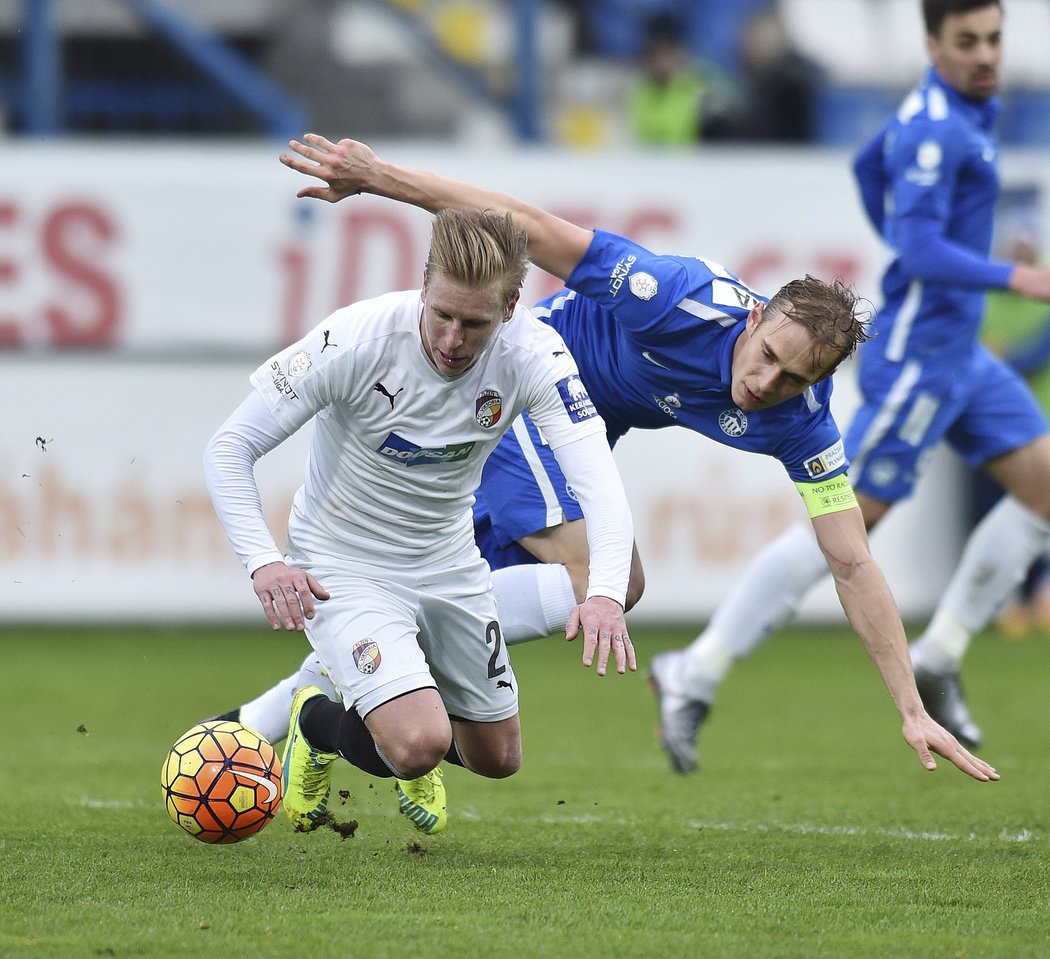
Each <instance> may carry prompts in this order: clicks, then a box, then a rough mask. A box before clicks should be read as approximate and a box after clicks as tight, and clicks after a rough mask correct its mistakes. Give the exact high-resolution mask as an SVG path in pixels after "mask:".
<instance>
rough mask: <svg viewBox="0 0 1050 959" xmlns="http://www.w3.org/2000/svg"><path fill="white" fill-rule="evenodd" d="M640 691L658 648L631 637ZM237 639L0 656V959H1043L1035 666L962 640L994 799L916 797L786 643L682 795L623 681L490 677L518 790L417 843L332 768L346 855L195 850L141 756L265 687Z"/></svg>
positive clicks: (467, 786) (272, 839) (470, 802)
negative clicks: (505, 696)
mask: <svg viewBox="0 0 1050 959" xmlns="http://www.w3.org/2000/svg"><path fill="white" fill-rule="evenodd" d="M634 635H635V640H636V644H637V645H638V647H639V650H640V653H641V655H642V658H643V660H644V661H648V658H649V656H650V655H652V654H653V653H654V652H656V651H658V650H660V649H662V648H665V647H667V646H671V645H679V644H681V643H683V642H684V641H686V640H687V639H688V638H689V637H690V635H691V634H690V633H689V632H687V631H681V630H679V631H674V630H652V629H648V630H646V629H641V628H636V629H635V630H634ZM303 643H304V641H303V640H302V639H301V638H297V637H289V636H287V635H284V634H281V635H276V636H275V635H272V634H270V633H269V632H268V631H267V630H266V629H265V628H264V627H262V628H259V629H255V630H243V629H233V628H230V629H213V630H204V629H186V630H148V629H127V628H124V629H105V630H88V629H74V628H67V629H57V630H56V629H51V630H35V629H14V628H8V629H6V630H4V632H3V633H2V634H0V677H2V690H3V697H4V698H3V707H2V713H0V716H2V720H3V722H2V733H0V743H2V752H0V956H3V957H5V959H6V957H22V956H41V957H45V956H46V957H59V956H61V957H64V956H91V957H93V956H127V957H198V956H230V957H241V956H245V957H249V956H250V957H270V956H274V957H285V959H301V957H306V959H310V957H316V959H322V957H355V959H384V957H397V959H413V957H417V956H418V957H420V959H431V957H433V959H444V957H454V959H474V957H492V959H500V957H513V959H532V957H538V959H541V957H565V959H569V957H623V959H637V957H660V959H673V957H722V956H725V957H748V959H750V957H767V956H768V957H793V956H799V957H802V956H804V957H807V959H815V957H836V959H837V957H878V959H884V957H898V956H899V957H927V956H929V957H949V959H951V957H967V959H971V957H972V959H978V957H980V959H985V957H1011V959H1014V957H1044V956H1048V955H1050V805H1048V801H1047V800H1048V786H1050V766H1048V762H1047V742H1048V739H1050V716H1048V712H1047V709H1046V678H1045V677H1046V672H1047V659H1048V654H1050V643H1048V642H1047V641H1046V640H1038V639H1032V640H1029V641H1027V642H1024V643H1009V642H1007V641H1005V640H1003V639H1001V638H999V637H998V636H996V635H994V634H988V635H985V636H982V637H979V638H978V639H977V640H976V641H975V643H974V645H973V647H972V650H971V653H970V657H969V659H968V661H967V679H968V686H969V689H968V692H969V696H970V699H971V703H972V705H973V708H974V711H975V713H976V715H977V717H978V719H979V720H980V722H981V723H982V725H983V727H984V729H985V733H986V736H987V749H986V755H987V757H988V758H989V759H990V760H991V761H992V762H994V763H995V764H996V765H997V766H998V767H999V770H1000V772H1001V773H1002V774H1003V780H1002V782H1000V783H998V784H995V785H979V784H977V783H974V782H972V781H970V780H968V779H967V778H965V777H964V776H962V775H961V774H960V773H957V772H956V771H955V770H953V769H951V768H950V767H947V765H946V764H945V763H943V762H942V768H941V769H940V770H939V771H938V772H937V773H935V774H932V775H931V774H928V773H926V772H924V771H923V770H922V768H921V767H920V766H919V764H918V761H917V760H916V759H915V758H914V755H913V754H912V753H911V751H910V750H909V749H908V748H907V746H905V744H904V742H903V740H902V739H901V738H900V735H899V730H898V725H897V722H896V718H895V713H894V712H893V710H892V707H891V706H890V704H889V700H888V697H887V696H886V695H885V694H884V693H883V692H882V690H881V688H880V686H879V684H878V680H877V678H876V677H875V674H874V671H873V670H872V669H871V668H870V666H868V664H867V661H866V659H865V656H864V654H863V651H862V650H861V648H860V646H859V644H858V643H857V642H856V641H855V640H851V639H849V637H848V636H847V635H846V634H845V633H842V632H833V631H816V632H814V631H810V632H809V633H808V634H806V633H801V632H794V633H790V634H785V635H784V636H783V637H780V638H778V640H777V641H776V642H773V643H770V644H768V645H767V646H766V647H765V648H763V649H762V650H761V652H760V653H759V654H758V655H757V656H755V657H753V658H752V659H751V660H749V661H747V662H746V663H743V664H741V665H740V666H739V667H738V668H737V670H736V672H735V673H734V675H733V677H732V679H731V680H730V681H729V682H727V683H726V685H725V686H724V688H723V691H722V695H721V697H720V699H719V701H718V704H717V707H716V709H715V710H714V712H713V713H712V715H711V717H710V719H709V721H708V723H707V724H706V726H705V728H704V734H703V737H702V747H703V748H702V757H701V758H702V764H703V768H702V771H701V773H700V775H698V776H694V777H678V776H674V775H672V774H671V773H670V772H668V770H667V767H666V764H665V760H664V757H663V754H662V753H661V752H660V750H659V748H658V747H657V745H656V743H655V740H654V728H655V725H656V723H655V709H654V706H653V702H652V700H651V697H650V695H649V693H648V691H647V689H646V686H645V681H644V679H643V677H642V675H636V676H631V677H617V676H610V677H607V678H605V679H603V680H599V679H597V678H596V677H595V676H593V675H591V674H589V673H588V672H586V671H585V670H584V669H583V668H582V667H580V666H579V665H578V664H577V655H578V650H577V649H576V647H574V646H566V645H565V644H564V643H563V642H561V641H559V640H547V641H544V642H541V643H534V644H531V645H529V646H523V647H518V648H517V650H516V651H515V666H516V669H517V672H518V677H519V681H520V685H521V701H522V719H523V725H524V740H525V766H524V768H523V770H522V771H521V773H519V774H518V775H517V776H515V777H514V778H513V779H511V780H508V781H503V782H489V781H485V780H481V779H479V778H477V777H473V776H471V775H469V774H468V773H465V772H464V771H462V770H460V769H451V770H449V771H448V772H447V774H446V784H447V786H448V790H449V801H450V826H449V829H448V831H447V832H446V833H444V834H443V835H441V836H439V837H435V838H423V841H422V842H419V843H418V845H415V844H416V842H417V839H420V838H421V837H419V835H418V834H417V833H415V832H414V831H413V830H412V829H411V828H410V826H409V824H408V823H407V822H406V821H405V820H404V819H403V818H402V817H399V816H398V815H397V813H396V811H395V810H396V804H395V802H394V800H393V796H392V793H391V786H390V783H389V782H380V781H376V780H369V779H368V777H366V776H364V775H363V774H360V773H358V772H357V771H356V770H351V769H350V768H349V767H341V768H340V770H339V772H338V774H337V778H336V786H337V788H339V789H343V790H347V791H349V793H350V794H351V795H350V798H349V800H348V801H347V802H346V803H345V804H339V803H336V806H335V812H336V814H337V816H338V817H340V818H345V819H350V818H355V819H357V820H359V822H360V827H359V829H358V831H357V834H356V836H354V837H353V838H350V839H346V840H344V839H342V838H341V837H340V836H339V835H337V834H336V833H335V832H332V831H329V830H325V831H323V832H319V833H314V834H310V835H301V834H296V833H294V832H293V831H292V829H291V828H290V826H289V824H288V823H287V821H286V820H284V819H283V818H278V819H277V820H276V821H275V822H274V824H273V825H271V826H269V827H268V828H267V829H266V830H265V831H264V832H263V833H261V834H260V835H259V836H256V837H255V838H253V839H251V840H249V841H247V842H243V843H241V844H239V845H236V846H229V847H210V846H206V845H204V844H201V843H198V842H196V841H194V840H193V839H191V838H190V837H189V836H187V835H185V834H184V833H182V832H181V831H180V830H179V829H178V828H177V827H176V826H174V825H173V824H172V823H171V822H170V821H169V819H168V818H167V815H166V813H165V811H164V809H163V806H162V804H161V802H160V791H159V786H158V773H159V769H160V765H161V761H162V759H163V757H164V754H165V752H166V750H167V747H168V745H169V744H170V743H171V742H172V741H173V740H174V739H175V738H177V736H178V735H179V734H180V733H182V732H183V731H184V730H185V729H186V728H187V727H188V726H190V725H193V724H194V723H195V722H196V721H198V720H199V719H200V718H201V717H203V716H205V715H207V714H209V713H212V712H215V711H218V710H219V709H222V708H226V707H228V706H230V705H233V704H235V703H236V702H237V701H239V700H240V699H242V698H245V697H247V696H249V695H251V694H253V693H255V692H256V691H258V690H260V689H262V688H263V687H264V686H266V685H268V684H269V683H270V682H271V680H273V679H276V678H277V677H278V676H280V675H282V674H283V673H284V672H286V671H288V669H289V668H290V667H291V665H292V664H293V663H295V662H297V661H298V658H299V657H300V655H301V653H302V652H303V650H304V648H305V647H304V645H303Z"/></svg>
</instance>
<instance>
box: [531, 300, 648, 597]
mask: <svg viewBox="0 0 1050 959" xmlns="http://www.w3.org/2000/svg"><path fill="white" fill-rule="evenodd" d="M530 319H531V318H530ZM534 322H535V321H534ZM537 343H538V344H540V345H539V346H536V347H535V356H536V361H535V363H534V365H533V375H532V377H531V379H530V383H529V386H528V390H527V396H526V406H527V408H528V411H529V415H530V416H531V417H532V420H533V422H534V423H535V424H536V426H537V427H538V428H539V430H540V432H541V433H542V434H543V436H544V439H546V441H547V442H548V443H549V444H550V446H551V449H552V450H553V451H554V455H555V457H556V458H557V460H558V465H559V466H560V467H561V469H562V472H563V473H564V474H565V478H566V480H567V481H568V483H569V485H570V486H571V487H572V488H573V490H574V491H575V492H576V495H577V496H578V497H579V501H580V506H581V507H582V509H583V514H584V517H585V518H586V520H587V542H588V546H589V548H590V573H589V578H588V587H587V597H588V598H590V597H592V596H607V597H609V598H610V599H614V600H616V602H618V603H620V605H623V604H624V600H625V598H626V595H627V581H628V578H629V576H630V571H631V554H632V550H633V545H634V527H633V523H632V520H631V512H630V508H629V507H628V505H627V496H626V494H625V493H624V489H623V482H622V481H621V479H620V474H619V472H618V471H617V469H616V463H615V461H614V460H613V456H612V450H611V449H610V448H609V441H608V439H607V437H606V432H605V422H604V421H603V420H602V418H601V416H599V415H598V411H597V409H596V408H595V406H594V403H593V402H592V401H591V398H590V395H589V394H588V392H587V387H586V386H585V385H584V383H583V381H582V380H581V379H580V375H579V372H578V370H577V367H576V361H575V360H574V359H573V357H572V354H571V353H570V352H569V351H568V348H567V347H566V346H565V343H564V341H563V340H562V339H561V337H560V336H559V335H558V334H557V332H556V331H554V330H553V329H550V328H544V329H543V330H542V331H541V332H540V333H539V334H538V337H537Z"/></svg>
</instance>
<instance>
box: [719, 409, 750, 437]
mask: <svg viewBox="0 0 1050 959" xmlns="http://www.w3.org/2000/svg"><path fill="white" fill-rule="evenodd" d="M718 425H719V426H720V427H721V429H722V432H723V433H725V435H726V436H743V435H744V434H745V433H746V432H747V414H746V413H745V412H744V411H743V410H723V411H722V412H721V413H719V414H718Z"/></svg>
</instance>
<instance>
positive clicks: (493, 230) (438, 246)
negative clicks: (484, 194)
mask: <svg viewBox="0 0 1050 959" xmlns="http://www.w3.org/2000/svg"><path fill="white" fill-rule="evenodd" d="M528 269H529V256H528V235H527V234H526V232H525V231H524V230H523V229H521V228H520V227H518V226H516V225H515V223H514V218H513V217H512V216H511V215H510V214H509V213H494V212H493V211H492V210H471V211H468V212H464V211H462V210H441V211H439V212H438V214H437V215H436V216H435V217H434V229H433V232H432V233H431V237H430V253H429V254H428V255H427V274H428V275H433V274H435V273H440V274H441V275H442V276H446V277H448V278H449V279H451V280H456V281H458V282H460V283H464V284H466V285H467V286H470V287H475V288H479V289H480V288H482V287H487V286H491V285H493V284H495V285H497V286H498V287H499V290H500V295H501V299H502V305H503V306H508V305H509V304H510V303H511V301H512V300H513V299H514V297H515V296H516V295H517V294H518V293H519V292H520V291H521V284H522V283H523V282H524V281H525V274H526V273H527V272H528Z"/></svg>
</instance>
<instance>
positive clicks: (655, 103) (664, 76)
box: [627, 14, 729, 146]
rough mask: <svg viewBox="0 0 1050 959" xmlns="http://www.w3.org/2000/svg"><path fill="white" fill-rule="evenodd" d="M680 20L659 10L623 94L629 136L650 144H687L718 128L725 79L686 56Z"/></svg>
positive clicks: (723, 109)
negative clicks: (637, 63) (636, 67)
mask: <svg viewBox="0 0 1050 959" xmlns="http://www.w3.org/2000/svg"><path fill="white" fill-rule="evenodd" d="M684 36H685V33H684V29H683V25H682V23H680V22H679V20H678V19H677V18H676V17H673V16H671V15H667V14H657V15H655V16H653V17H651V18H650V19H649V20H648V21H647V23H646V28H645V41H644V45H643V48H642V54H641V62H640V65H639V69H638V72H637V75H636V76H635V78H634V81H633V83H632V85H631V89H630V92H629V94H628V99H627V119H628V123H629V127H630V131H631V135H632V136H633V138H634V139H635V140H636V141H637V142H638V143H642V144H645V145H648V146H688V145H690V144H694V143H697V142H698V141H699V140H700V139H701V138H702V137H703V136H705V135H707V134H708V133H709V132H712V131H714V132H721V128H722V127H724V126H725V122H726V121H725V117H726V115H727V113H728V106H727V99H728V97H727V90H728V89H729V84H728V81H726V80H725V79H724V78H723V77H720V76H719V75H718V74H717V73H716V72H715V71H714V70H713V69H712V68H710V67H708V66H706V65H704V64H702V63H700V62H699V61H697V60H695V59H693V58H692V57H691V56H690V53H689V50H688V48H687V47H686V45H685V41H684V39H683V38H684Z"/></svg>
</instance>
